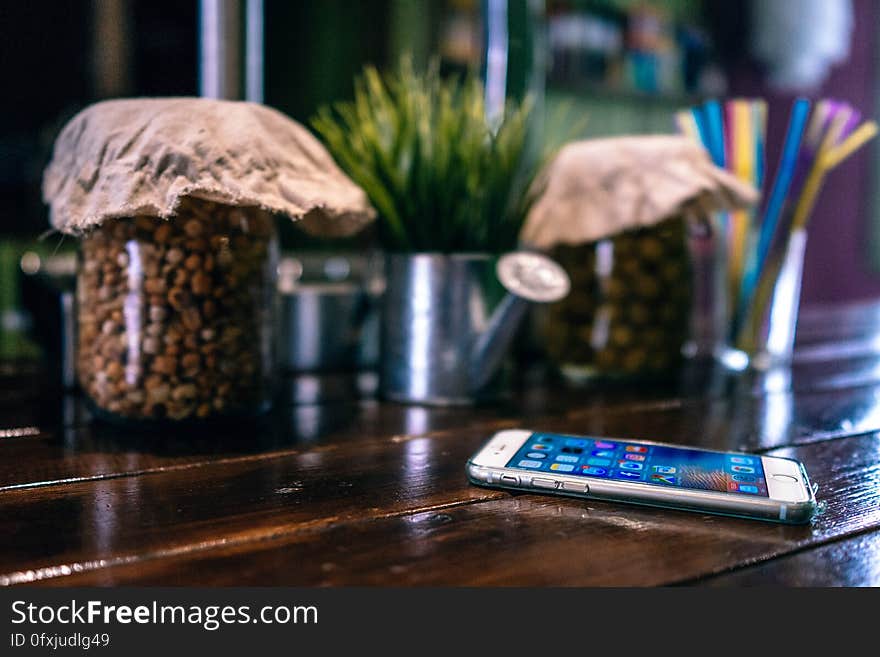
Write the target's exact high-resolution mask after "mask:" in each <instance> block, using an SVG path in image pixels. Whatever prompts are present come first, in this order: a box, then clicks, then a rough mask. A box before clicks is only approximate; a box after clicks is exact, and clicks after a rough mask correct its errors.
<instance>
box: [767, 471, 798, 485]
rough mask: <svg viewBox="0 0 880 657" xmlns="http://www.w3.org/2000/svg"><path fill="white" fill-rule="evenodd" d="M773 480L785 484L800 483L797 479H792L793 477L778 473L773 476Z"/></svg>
mask: <svg viewBox="0 0 880 657" xmlns="http://www.w3.org/2000/svg"><path fill="white" fill-rule="evenodd" d="M773 478H774V479H775V480H776V481H781V482H782V483H784V484H794V483H797V481H798V478H797V477H792V476H791V475H787V474H780V473H778V472H777V473H776V474H775V475H773Z"/></svg>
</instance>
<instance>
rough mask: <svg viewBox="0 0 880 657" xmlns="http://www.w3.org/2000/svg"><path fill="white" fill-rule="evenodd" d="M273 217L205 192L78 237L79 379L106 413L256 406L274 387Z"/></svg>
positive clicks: (198, 415)
mask: <svg viewBox="0 0 880 657" xmlns="http://www.w3.org/2000/svg"><path fill="white" fill-rule="evenodd" d="M276 267H277V244H276V237H275V226H274V222H273V217H272V215H271V214H270V213H268V212H266V211H264V210H261V209H259V208H253V207H233V206H229V205H223V204H219V203H214V202H211V201H206V200H200V199H196V198H184V199H182V200H181V203H180V205H179V208H178V210H177V212H176V214H175V215H174V216H173V217H171V218H170V219H167V220H166V219H160V218H156V217H152V216H132V217H124V218H118V219H111V220H107V221H105V222H104V223H103V224H101V225H99V226H96V227H94V228H92V229H90V230H89V231H88V232H86V233H85V234H84V235H83V236H82V239H81V244H80V262H79V270H78V277H77V297H76V301H77V304H76V307H77V311H76V317H77V329H78V336H77V356H76V358H77V375H78V379H79V383H80V385H81V387H82V389H83V390H84V391H85V393H86V395H87V396H88V398H89V399H90V400H91V402H92V403H93V405H94V407H95V408H96V410H97V411H98V413H99V415H103V416H105V417H110V418H113V419H124V420H171V421H182V420H206V419H209V418H217V417H226V416H234V415H246V414H253V413H258V412H260V411H262V410H264V409H265V408H267V406H268V405H269V403H270V401H271V395H272V388H273V386H272V384H273V376H274V372H273V363H274V354H273V345H274V312H275V301H274V299H275V290H276V287H275V273H276Z"/></svg>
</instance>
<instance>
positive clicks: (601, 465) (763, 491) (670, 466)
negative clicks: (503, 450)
mask: <svg viewBox="0 0 880 657" xmlns="http://www.w3.org/2000/svg"><path fill="white" fill-rule="evenodd" d="M507 467H508V468H514V469H516V470H528V471H531V472H548V473H556V474H566V475H578V476H581V477H593V478H600V479H616V480H623V481H633V482H641V483H645V484H653V485H655V486H666V487H674V488H690V489H698V490H712V491H722V492H728V493H738V494H742V493H745V494H747V495H763V496H764V497H767V496H768V495H767V482H766V480H765V478H764V468H763V466H762V465H761V457H760V456H750V455H746V454H727V453H724V452H704V451H702V450H697V449H687V448H682V447H667V446H665V445H647V444H643V443H632V442H625V441H620V440H609V439H606V438H583V437H578V436H560V435H557V434H552V433H533V434H532V435H531V436H530V437H529V439H528V440H527V441H526V442H525V443H524V444H523V446H522V447H521V448H520V449H519V451H517V453H516V454H515V455H514V457H513V458H512V459H511V460H510V462H509V463H508V464H507Z"/></svg>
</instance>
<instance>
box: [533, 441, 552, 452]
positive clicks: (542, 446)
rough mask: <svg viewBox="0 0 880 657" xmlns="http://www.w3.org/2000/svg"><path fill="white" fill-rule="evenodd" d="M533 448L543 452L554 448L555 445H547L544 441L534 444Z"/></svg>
mask: <svg viewBox="0 0 880 657" xmlns="http://www.w3.org/2000/svg"><path fill="white" fill-rule="evenodd" d="M531 449H537V450H540V451H543V452H547V451H549V450H551V449H553V447H551V446H550V445H545V444H544V443H535V444H534V445H532V447H531Z"/></svg>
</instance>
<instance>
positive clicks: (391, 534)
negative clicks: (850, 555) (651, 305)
mask: <svg viewBox="0 0 880 657" xmlns="http://www.w3.org/2000/svg"><path fill="white" fill-rule="evenodd" d="M878 449H880V438H878V437H875V436H864V437H861V438H853V439H848V440H845V441H831V442H826V443H818V444H814V445H809V446H805V447H799V448H794V449H791V450H784V451H780V454H781V455H786V456H795V457H799V458H801V459H802V460H803V461H804V462H805V464H806V465H807V467H808V469H810V471H811V472H812V473H813V474H814V478H815V480H816V483H818V484H819V489H820V493H821V495H820V497H821V499H822V500H823V501H824V503H825V504H826V510H825V512H824V514H823V515H821V516H820V517H819V518H818V520H817V521H816V523H815V524H813V525H810V526H798V527H792V526H784V525H778V524H774V523H765V522H757V521H750V520H739V519H733V518H721V517H715V516H708V515H702V514H694V513H687V512H678V511H668V510H660V509H647V508H644V507H637V506H625V505H619V504H611V503H602V502H594V501H584V500H577V499H570V498H561V497H549V496H541V495H531V494H515V495H508V494H504V495H501V496H496V497H494V498H491V499H488V500H482V501H480V502H479V503H473V504H461V505H456V506H449V507H446V508H441V507H440V505H437V508H431V509H413V510H412V511H411V512H409V513H395V514H383V515H379V514H376V515H373V516H372V517H369V518H364V519H362V520H361V521H348V522H334V523H331V524H327V525H321V526H307V527H301V526H299V527H290V528H288V529H287V530H283V533H279V534H278V535H275V536H266V537H265V538H264V539H263V540H261V541H259V542H256V543H252V542H232V543H229V544H225V545H213V546H210V547H209V548H208V549H199V550H185V551H183V550H178V551H175V552H174V553H172V554H166V555H163V558H159V559H148V560H144V561H140V560H136V559H135V558H131V559H123V560H120V561H117V562H116V565H115V566H112V567H109V568H100V569H93V570H89V572H82V573H80V574H78V575H75V576H73V577H72V578H71V579H70V580H69V581H70V582H71V583H79V584H103V585H106V584H146V583H150V584H174V585H177V584H192V583H194V582H197V581H200V580H201V578H202V577H203V576H204V574H205V573H211V575H210V577H211V581H212V583H214V584H220V585H231V584H247V585H267V584H273V583H276V584H286V585H296V586H300V585H306V586H314V585H320V586H325V585H346V586H350V585H379V584H391V583H393V584H397V585H559V584H562V585H572V586H597V585H615V586H618V585H623V586H645V585H659V584H672V583H676V582H679V581H682V580H688V579H692V578H695V577H701V576H705V575H707V574H710V573H718V572H723V571H727V570H730V569H732V568H735V567H740V566H743V565H747V564H751V563H755V562H758V561H765V560H768V559H772V558H774V557H778V556H780V555H785V554H787V553H790V552H792V551H795V550H802V549H804V548H805V547H807V546H811V545H822V544H823V543H826V542H828V541H830V540H833V539H835V538H838V537H841V536H846V535H849V534H852V533H855V532H862V531H865V530H866V529H873V528H876V527H878V526H880V487H878V485H877V476H878V473H880V466H878V465H877V462H876V461H877V459H876V455H877V451H878ZM478 490H482V489H478ZM435 499H438V501H439V498H435ZM351 501H352V503H355V500H351ZM339 520H341V519H339ZM71 567H74V568H75V567H76V565H75V564H71ZM84 567H87V565H86V566H84Z"/></svg>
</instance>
